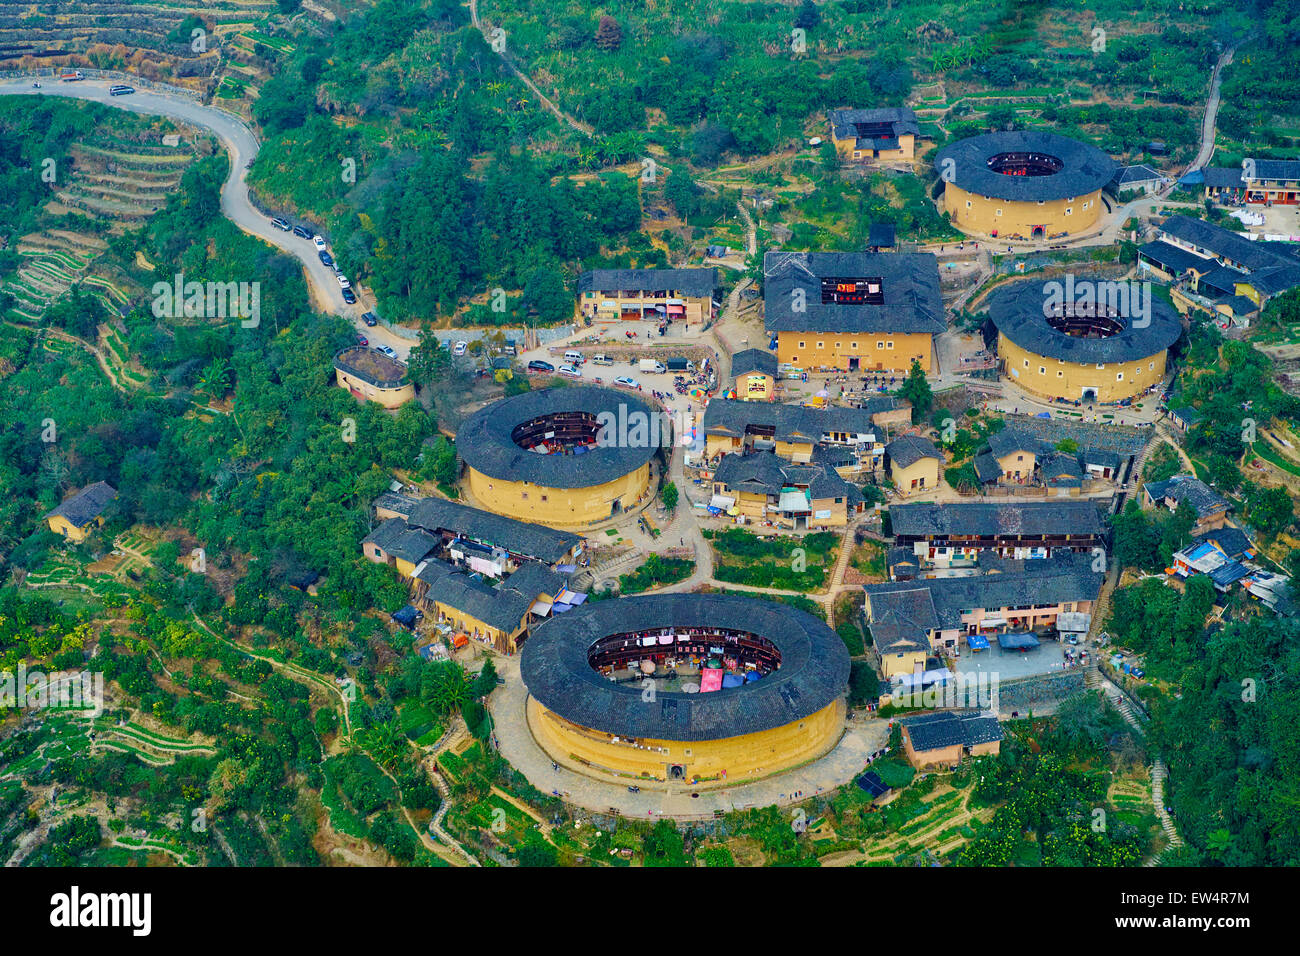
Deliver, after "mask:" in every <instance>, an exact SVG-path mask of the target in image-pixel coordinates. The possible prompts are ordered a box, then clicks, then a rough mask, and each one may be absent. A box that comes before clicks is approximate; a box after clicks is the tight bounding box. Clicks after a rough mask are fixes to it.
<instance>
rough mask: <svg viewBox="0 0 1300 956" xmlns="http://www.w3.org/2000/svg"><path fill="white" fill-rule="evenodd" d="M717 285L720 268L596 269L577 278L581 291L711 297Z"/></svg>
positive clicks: (579, 290)
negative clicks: (659, 292) (663, 293)
mask: <svg viewBox="0 0 1300 956" xmlns="http://www.w3.org/2000/svg"><path fill="white" fill-rule="evenodd" d="M717 286H718V270H717V269H712V268H709V269H593V270H591V271H590V272H584V273H583V274H582V275H580V276H579V277H578V292H579V293H582V292H608V293H616V292H628V291H631V292H642V291H644V292H658V291H663V292H676V293H678V294H680V295H683V296H689V297H691V298H698V299H708V298H712V297H713V292H714V290H715V289H716V288H717Z"/></svg>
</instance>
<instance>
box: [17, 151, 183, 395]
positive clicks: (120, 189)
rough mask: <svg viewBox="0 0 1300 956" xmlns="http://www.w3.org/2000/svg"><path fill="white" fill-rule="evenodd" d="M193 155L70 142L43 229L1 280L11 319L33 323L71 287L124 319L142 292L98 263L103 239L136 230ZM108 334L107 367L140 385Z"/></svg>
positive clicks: (20, 247)
mask: <svg viewBox="0 0 1300 956" xmlns="http://www.w3.org/2000/svg"><path fill="white" fill-rule="evenodd" d="M161 138H162V136H161V134H160V135H159V136H158V139H159V140H161ZM197 156H198V152H197V150H196V148H195V146H193V145H192V144H190V143H189V142H187V141H186V140H184V139H182V140H181V141H180V143H179V145H177V146H164V145H161V142H159V143H156V144H147V143H134V142H132V143H129V144H125V143H118V142H115V141H113V140H111V139H110V138H109V136H108V135H107V134H102V135H97V136H96V137H93V138H92V139H91V140H90V141H86V142H80V143H77V144H75V146H74V147H73V148H72V150H71V168H70V169H69V170H68V172H67V173H66V177H65V179H64V181H63V182H62V184H61V185H60V186H59V187H58V188H56V190H55V192H54V197H53V198H52V199H51V200H50V201H48V202H47V203H46V204H45V206H44V207H43V208H42V218H43V219H44V220H45V221H46V222H47V223H48V225H47V226H46V228H44V229H42V230H41V231H39V232H34V233H30V234H28V235H25V236H23V237H22V238H21V239H20V240H19V241H18V244H17V251H18V253H19V255H21V256H22V257H23V259H22V264H21V265H20V266H19V267H18V269H17V270H16V272H15V273H14V274H13V275H11V276H8V277H5V279H4V283H3V288H4V289H5V290H6V291H7V292H9V293H10V294H11V295H12V296H13V297H14V300H15V303H14V307H13V312H14V313H15V315H16V316H17V317H18V318H20V319H23V320H25V321H28V322H36V321H38V320H39V319H40V317H41V314H42V313H43V312H44V311H45V309H46V308H48V307H49V306H50V305H51V304H52V303H53V302H55V301H57V300H58V299H60V298H61V297H62V296H63V295H64V294H66V293H67V292H68V290H69V289H71V288H72V287H73V286H79V287H80V289H81V291H82V292H84V293H88V294H90V295H93V296H94V297H95V298H97V299H99V301H100V302H102V303H103V304H104V306H105V307H106V308H107V309H108V310H109V312H110V313H113V314H117V315H121V314H124V310H125V307H126V305H127V304H128V303H129V302H130V301H131V298H132V296H134V295H138V294H140V292H141V290H139V289H137V288H133V287H132V286H131V285H130V284H129V283H128V282H127V280H126V279H125V277H124V276H123V275H122V274H121V273H119V272H117V271H116V270H114V269H112V268H109V267H107V266H106V265H105V264H104V263H103V262H101V261H100V258H101V256H102V255H103V253H104V252H105V251H106V250H107V249H108V242H107V241H106V240H105V239H104V238H102V237H101V236H102V235H105V234H107V235H115V234H121V233H122V232H124V231H126V230H127V229H132V228H136V227H138V226H140V225H141V224H142V223H143V222H144V221H145V220H146V219H148V218H149V217H150V216H151V215H153V214H154V213H155V212H157V211H158V210H159V209H161V208H162V207H163V205H164V204H165V203H166V201H167V196H168V195H169V194H170V193H171V192H173V191H175V189H176V187H177V186H178V185H179V184H180V181H181V176H182V175H183V174H184V172H185V170H186V168H187V167H188V166H189V165H190V164H191V163H193V162H194V161H195V159H196V158H197ZM92 230H93V231H92ZM96 232H98V233H100V234H98V235H97V234H95V233H96ZM105 335H107V336H108V338H109V341H107V342H103V341H101V343H100V344H101V346H103V347H105V348H106V349H107V350H111V351H112V352H113V353H114V355H115V357H116V359H117V361H115V362H114V361H111V360H110V361H111V364H114V365H117V364H120V365H121V366H122V369H123V373H124V375H125V376H126V377H127V378H136V379H138V380H141V381H142V380H143V374H142V373H140V372H139V371H138V370H135V371H134V373H133V372H132V370H131V369H130V368H129V367H128V365H127V363H126V361H125V360H126V354H125V347H124V346H123V344H122V342H121V340H120V339H117V340H116V342H114V341H113V340H112V339H113V335H112V333H111V332H106V333H105Z"/></svg>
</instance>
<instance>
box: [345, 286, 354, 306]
mask: <svg viewBox="0 0 1300 956" xmlns="http://www.w3.org/2000/svg"><path fill="white" fill-rule="evenodd" d="M343 301H344V302H346V303H347V304H348V305H356V304H357V294H356V293H355V292H353V291H352V289H351V288H346V289H344V290H343Z"/></svg>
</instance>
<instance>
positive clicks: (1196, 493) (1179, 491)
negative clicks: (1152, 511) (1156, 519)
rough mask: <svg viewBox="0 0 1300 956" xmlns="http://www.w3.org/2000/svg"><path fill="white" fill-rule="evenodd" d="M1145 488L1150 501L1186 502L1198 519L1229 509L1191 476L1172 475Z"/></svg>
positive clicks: (1197, 479) (1205, 485)
mask: <svg viewBox="0 0 1300 956" xmlns="http://www.w3.org/2000/svg"><path fill="white" fill-rule="evenodd" d="M1145 488H1146V493H1147V494H1148V495H1149V496H1150V498H1151V500H1152V501H1156V502H1161V501H1164V500H1165V499H1166V498H1172V499H1173V500H1174V501H1176V502H1178V503H1179V504H1182V503H1183V502H1184V501H1185V502H1187V503H1188V504H1189V505H1191V506H1192V507H1193V508H1195V509H1196V516H1197V517H1198V518H1205V517H1208V516H1210V515H1213V514H1217V513H1219V512H1220V511H1227V510H1228V507H1229V506H1228V502H1227V500H1226V499H1224V498H1223V496H1222V495H1220V494H1219V493H1218V492H1216V491H1215V490H1214V489H1213V488H1211V487H1210V486H1209V485H1207V484H1206V483H1205V482H1203V481H1201V479H1199V478H1194V477H1192V476H1191V475H1174V476H1173V477H1172V478H1167V479H1165V480H1164V481H1150V482H1147V484H1146V486H1145Z"/></svg>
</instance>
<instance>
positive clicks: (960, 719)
mask: <svg viewBox="0 0 1300 956" xmlns="http://www.w3.org/2000/svg"><path fill="white" fill-rule="evenodd" d="M899 722H900V723H901V724H902V725H903V727H904V728H905V729H906V730H907V736H908V739H909V740H911V742H912V749H913V750H918V751H927V750H942V749H944V748H946V747H954V746H962V747H971V746H974V745H975V744H984V743H993V742H994V741H996V740H1001V739H1002V737H1003V733H1002V727H1001V725H1000V724H999V723H998V719H997V717H995V716H994V715H993V714H991V713H988V712H986V711H978V710H972V711H938V712H934V713H928V714H918V715H916V716H912V717H903V718H901V719H900V721H899Z"/></svg>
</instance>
